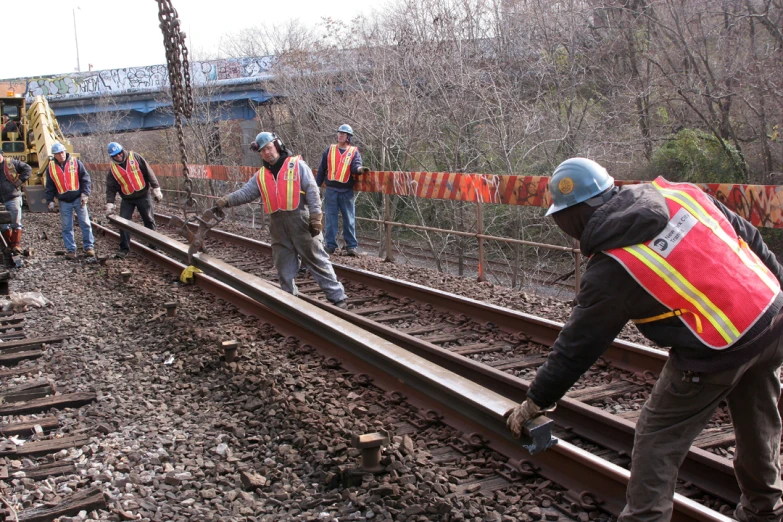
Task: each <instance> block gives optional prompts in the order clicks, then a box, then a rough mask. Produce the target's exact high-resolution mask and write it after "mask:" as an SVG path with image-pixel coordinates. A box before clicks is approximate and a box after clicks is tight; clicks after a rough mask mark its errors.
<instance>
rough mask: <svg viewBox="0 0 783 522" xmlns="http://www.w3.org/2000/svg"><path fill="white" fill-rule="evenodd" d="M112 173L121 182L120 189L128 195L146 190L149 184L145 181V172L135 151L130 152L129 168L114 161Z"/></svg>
mask: <svg viewBox="0 0 783 522" xmlns="http://www.w3.org/2000/svg"><path fill="white" fill-rule="evenodd" d="M111 173H112V175H113V176H114V179H116V180H117V183H119V184H120V190H122V193H123V194H124V195H126V196H129V195H131V194H133V193H134V192H138V191H140V190H144V187H146V186H147V184H146V182H145V181H144V174H142V172H141V168H140V167H139V163H138V162H137V161H136V158H135V157H134V156H133V152H130V153H128V164H127V169H123V168H122V167H120V166H119V165H118V164H117V163H112V164H111Z"/></svg>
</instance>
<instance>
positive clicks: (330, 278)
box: [217, 132, 346, 308]
mask: <svg viewBox="0 0 783 522" xmlns="http://www.w3.org/2000/svg"><path fill="white" fill-rule="evenodd" d="M250 148H251V149H253V150H256V151H258V152H260V154H261V159H262V161H263V164H264V166H263V167H261V169H260V170H259V171H258V172H257V173H255V174H254V175H253V177H252V178H250V181H248V182H247V183H245V185H244V186H243V187H242V188H240V189H239V190H237V191H236V192H232V193H231V194H229V195H228V196H224V197H222V198H220V199H218V201H217V206H218V207H220V208H225V207H235V206H237V205H243V204H245V203H249V202H251V201H254V200H256V199H258V198H263V202H264V211H265V212H266V213H268V214H270V225H269V232H270V234H271V236H272V257H273V259H274V263H275V268H277V274H278V276H279V278H280V286H281V287H282V289H283V290H285V291H286V292H288V293H291V294H294V295H297V290H296V283H295V282H294V278H295V277H296V274H297V273H298V272H299V266H300V258H301V262H302V263H304V265H305V266H306V267H307V269H308V270H309V271H310V273H311V274H313V277H314V278H315V280H316V282H317V283H318V285H319V286H320V287H321V289H322V290H323V291H324V293H325V294H326V298H327V299H328V300H329V301H330V302H331V303H332V304H334V305H336V306H339V307H340V308H345V306H346V305H345V299H346V296H345V291H344V290H343V285H342V284H340V282H339V281H338V280H337V276H336V275H335V273H334V268H333V267H332V264H331V263H330V262H329V256H327V254H326V252H325V251H324V247H323V245H322V244H321V242H320V241H319V240H318V239H317V238H316V236H318V235H319V234H320V233H321V231H322V230H323V221H322V218H323V214H322V213H321V198H320V196H319V194H318V187H317V185H316V184H315V178H314V177H313V171H312V170H310V167H308V166H307V163H305V162H304V160H303V159H302V158H301V157H300V156H294V155H292V154H291V152H290V151H289V150H288V149H287V148H286V146H285V145H284V144H283V142H282V140H280V138H278V137H277V136H275V135H274V134H272V133H271V132H262V133H260V134H259V135H258V136H256V139H255V140H254V141H253V142H252V143H251V144H250ZM305 207H307V208H308V209H309V212H308V210H307V209H305Z"/></svg>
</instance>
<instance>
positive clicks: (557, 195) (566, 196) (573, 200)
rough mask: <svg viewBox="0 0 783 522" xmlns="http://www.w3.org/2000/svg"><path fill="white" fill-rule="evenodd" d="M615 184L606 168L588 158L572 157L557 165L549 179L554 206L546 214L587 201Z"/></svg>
mask: <svg viewBox="0 0 783 522" xmlns="http://www.w3.org/2000/svg"><path fill="white" fill-rule="evenodd" d="M613 186H614V178H613V177H612V176H610V175H609V173H608V172H606V169H605V168H603V167H602V166H601V165H599V164H598V163H596V162H595V161H593V160H589V159H587V158H571V159H567V160H565V161H564V162H563V163H561V164H560V165H558V166H557V168H556V169H555V172H554V174H552V179H550V180H549V194H550V195H551V196H552V206H550V207H549V210H548V211H547V213H546V215H547V216H549V215H550V214H554V213H555V212H559V211H561V210H563V209H566V208H568V207H572V206H574V205H577V204H579V203H582V202H583V201H587V200H588V199H590V198H593V197H595V196H597V195H599V194H602V193H603V192H606V191H607V190H608V189H610V188H612V187H613Z"/></svg>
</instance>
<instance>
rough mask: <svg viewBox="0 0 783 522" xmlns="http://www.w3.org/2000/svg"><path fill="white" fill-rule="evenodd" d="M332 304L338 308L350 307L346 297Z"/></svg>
mask: <svg viewBox="0 0 783 522" xmlns="http://www.w3.org/2000/svg"><path fill="white" fill-rule="evenodd" d="M332 304H333V305H334V306H336V307H337V308H342V309H343V310H345V309H346V308H348V304H347V303H346V302H345V299H343V300H342V301H337V302H336V303H332Z"/></svg>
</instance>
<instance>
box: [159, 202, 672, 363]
mask: <svg viewBox="0 0 783 522" xmlns="http://www.w3.org/2000/svg"><path fill="white" fill-rule="evenodd" d="M156 217H160V218H161V219H164V220H167V219H170V216H166V215H163V214H156ZM209 237H212V238H213V239H216V240H219V241H224V242H226V243H230V244H233V245H237V246H240V247H243V248H246V249H248V250H254V251H256V252H261V253H263V254H265V255H267V256H270V257H271V256H272V245H270V244H269V243H265V242H263V241H258V240H256V239H250V238H247V237H244V236H240V235H238V234H232V233H231V232H226V231H224V230H220V229H217V228H213V229H212V230H210V231H209ZM332 266H334V270H335V272H336V273H337V275H338V276H339V277H344V278H347V279H350V280H352V281H355V282H357V283H362V284H365V285H366V286H372V287H377V288H380V289H382V290H383V291H385V292H387V293H388V294H389V295H393V296H396V297H410V298H411V299H415V300H416V301H421V302H424V303H429V304H431V305H433V306H436V307H438V308H441V309H444V310H449V311H451V312H454V313H457V314H460V313H461V314H464V315H466V316H468V317H470V318H471V319H473V320H474V321H477V322H487V323H493V324H495V325H497V326H498V327H499V328H501V329H503V330H505V331H508V332H519V336H520V338H521V339H524V340H528V341H533V342H536V343H539V344H543V345H547V346H552V345H553V344H554V343H555V339H557V336H558V334H559V333H560V330H562V329H563V323H560V322H558V321H552V320H549V319H545V318H543V317H536V316H534V315H531V314H526V313H524V312H518V311H515V310H510V309H508V308H503V307H500V306H496V305H493V304H489V303H483V302H481V301H476V300H475V299H470V298H467V297H462V296H458V295H456V294H451V293H449V292H444V291H442V290H437V289H434V288H429V287H426V286H422V285H418V284H416V283H410V282H407V281H399V280H396V279H392V278H390V277H387V276H384V275H380V274H376V273H374V272H369V271H366V270H360V269H357V268H353V267H349V266H345V265H340V264H338V263H332ZM602 357H604V358H605V359H606V360H608V361H610V362H611V363H612V364H613V365H614V366H616V367H618V368H620V369H623V370H627V371H630V372H634V373H641V374H643V373H645V372H653V373H655V374H659V373H660V372H661V370H662V369H663V365H664V364H665V363H666V360H667V359H668V355H667V353H666V352H665V351H663V350H658V349H655V348H649V347H646V346H642V345H641V344H636V343H632V342H628V341H623V340H620V339H615V340H614V342H612V344H611V346H609V348H608V349H607V350H606V352H605V353H604V355H603V356H602Z"/></svg>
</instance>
